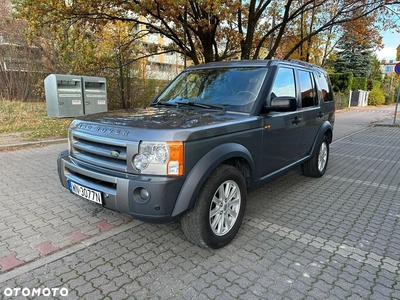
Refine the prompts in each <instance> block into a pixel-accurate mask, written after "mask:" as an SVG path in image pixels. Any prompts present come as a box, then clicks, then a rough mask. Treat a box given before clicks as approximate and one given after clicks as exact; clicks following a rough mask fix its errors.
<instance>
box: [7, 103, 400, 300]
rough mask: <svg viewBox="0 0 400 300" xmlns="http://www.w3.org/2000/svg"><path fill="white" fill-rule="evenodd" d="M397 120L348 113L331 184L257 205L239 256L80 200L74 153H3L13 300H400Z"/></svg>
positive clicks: (299, 188) (273, 192)
mask: <svg viewBox="0 0 400 300" xmlns="http://www.w3.org/2000/svg"><path fill="white" fill-rule="evenodd" d="M393 112H394V108H393V107H389V108H373V109H370V108H368V109H364V108H362V109H361V108H360V109H352V110H350V111H342V112H338V114H337V118H336V124H335V132H334V142H333V143H332V144H331V147H330V158H329V165H328V170H327V172H326V174H325V176H323V177H322V178H319V179H314V178H308V177H304V176H302V175H301V174H300V172H299V170H298V169H297V170H293V171H291V172H289V173H287V174H286V175H284V176H283V177H281V178H279V179H277V180H275V181H273V182H271V183H269V184H267V185H265V186H263V187H261V188H259V189H257V190H255V191H254V192H252V193H250V194H249V196H248V204H247V211H246V215H245V220H244V222H243V225H242V228H241V230H240V231H239V233H238V235H237V237H236V238H235V239H234V240H233V241H232V243H231V244H229V245H228V246H226V247H224V248H223V249H219V250H214V251H211V250H205V249H201V248H199V247H197V246H195V245H192V244H191V243H190V242H188V241H187V239H186V238H185V236H184V234H183V232H182V231H181V229H180V224H179V222H176V223H172V224H166V225H152V224H146V223H142V222H139V221H137V220H134V219H130V218H126V217H125V216H121V215H120V214H118V213H115V212H111V211H108V210H104V209H102V208H101V207H99V206H97V205H94V204H91V203H88V202H86V201H84V200H82V199H79V198H77V197H75V196H73V195H72V194H69V193H68V192H67V191H66V190H65V189H64V188H62V187H61V186H60V184H59V182H58V178H57V172H56V163H55V162H56V157H57V154H58V153H59V152H60V151H62V150H64V149H65V148H66V144H65V143H62V144H53V145H48V146H44V147H40V148H37V147H36V148H27V149H22V150H17V151H6V152H0V170H1V171H0V172H1V173H0V176H1V177H0V220H1V222H0V267H1V271H0V298H2V299H90V300H94V299H246V300H247V299H341V300H342V299H379V300H381V299H400V280H399V279H400V261H399V257H400V151H399V150H400V129H399V128H398V127H386V126H371V123H373V122H376V121H380V120H383V119H390V117H391V116H392V115H393Z"/></svg>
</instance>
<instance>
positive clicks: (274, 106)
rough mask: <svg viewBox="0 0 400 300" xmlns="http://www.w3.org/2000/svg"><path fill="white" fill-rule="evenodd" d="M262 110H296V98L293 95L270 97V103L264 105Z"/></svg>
mask: <svg viewBox="0 0 400 300" xmlns="http://www.w3.org/2000/svg"><path fill="white" fill-rule="evenodd" d="M263 110H264V111H266V112H270V111H282V112H284V111H296V110H297V99H296V98H295V97H288V96H282V97H275V98H273V99H271V105H264V109H263Z"/></svg>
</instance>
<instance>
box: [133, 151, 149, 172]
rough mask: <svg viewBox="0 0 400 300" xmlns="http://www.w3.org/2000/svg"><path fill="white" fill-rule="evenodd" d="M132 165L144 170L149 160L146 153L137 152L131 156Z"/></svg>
mask: <svg viewBox="0 0 400 300" xmlns="http://www.w3.org/2000/svg"><path fill="white" fill-rule="evenodd" d="M133 166H134V167H135V169H136V170H145V169H146V168H147V167H148V166H149V160H148V158H147V156H146V155H143V154H138V155H135V157H134V158H133Z"/></svg>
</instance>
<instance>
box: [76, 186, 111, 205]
mask: <svg viewBox="0 0 400 300" xmlns="http://www.w3.org/2000/svg"><path fill="white" fill-rule="evenodd" d="M69 190H70V191H71V193H74V194H76V195H78V196H80V197H82V198H85V199H87V200H89V201H93V202H96V203H98V204H103V200H102V197H101V192H98V191H95V190H92V189H89V188H87V187H84V186H81V185H79V184H77V183H75V182H72V181H69Z"/></svg>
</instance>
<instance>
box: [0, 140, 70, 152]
mask: <svg viewBox="0 0 400 300" xmlns="http://www.w3.org/2000/svg"><path fill="white" fill-rule="evenodd" d="M67 141H68V139H67V138H62V139H54V140H39V141H32V142H20V143H14V144H4V145H0V150H13V149H14V148H27V147H32V146H40V145H51V144H60V143H66V142H67Z"/></svg>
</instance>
